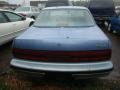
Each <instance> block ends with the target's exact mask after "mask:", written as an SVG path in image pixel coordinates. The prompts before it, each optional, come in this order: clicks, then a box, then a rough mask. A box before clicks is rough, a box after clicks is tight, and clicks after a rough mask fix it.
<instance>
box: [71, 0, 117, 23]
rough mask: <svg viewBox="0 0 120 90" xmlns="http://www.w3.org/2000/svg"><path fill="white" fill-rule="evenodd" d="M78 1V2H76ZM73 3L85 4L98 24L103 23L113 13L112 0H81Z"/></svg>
mask: <svg viewBox="0 0 120 90" xmlns="http://www.w3.org/2000/svg"><path fill="white" fill-rule="evenodd" d="M78 3H80V4H78ZM73 5H74V6H75V5H79V6H85V7H87V8H89V10H90V11H91V13H92V15H93V16H94V18H95V20H96V21H97V23H98V24H103V25H104V22H105V21H108V20H109V18H110V17H113V16H114V15H115V5H114V1H113V0H81V1H80V2H77V3H76V4H74V3H73Z"/></svg>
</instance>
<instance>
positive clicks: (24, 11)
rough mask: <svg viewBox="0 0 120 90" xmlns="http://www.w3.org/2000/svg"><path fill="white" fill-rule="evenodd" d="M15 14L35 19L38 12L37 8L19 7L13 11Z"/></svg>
mask: <svg viewBox="0 0 120 90" xmlns="http://www.w3.org/2000/svg"><path fill="white" fill-rule="evenodd" d="M15 13H17V14H21V15H23V16H27V17H30V18H33V19H36V18H37V16H38V15H39V13H40V10H39V8H38V7H34V6H21V7H19V8H17V9H16V10H15Z"/></svg>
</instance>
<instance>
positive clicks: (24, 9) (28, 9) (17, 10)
mask: <svg viewBox="0 0 120 90" xmlns="http://www.w3.org/2000/svg"><path fill="white" fill-rule="evenodd" d="M15 11H16V12H21V11H22V12H25V11H30V7H19V8H17V9H16V10H15Z"/></svg>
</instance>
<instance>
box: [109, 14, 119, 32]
mask: <svg viewBox="0 0 120 90" xmlns="http://www.w3.org/2000/svg"><path fill="white" fill-rule="evenodd" d="M108 30H109V31H111V32H113V31H114V32H116V33H118V34H120V14H117V15H116V16H114V17H112V18H110V24H109V26H108Z"/></svg>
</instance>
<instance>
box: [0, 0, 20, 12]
mask: <svg viewBox="0 0 120 90" xmlns="http://www.w3.org/2000/svg"><path fill="white" fill-rule="evenodd" d="M17 7H18V6H17V5H16V4H9V3H8V2H7V1H4V0H3V1H0V9H7V10H14V9H15V8H17Z"/></svg>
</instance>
